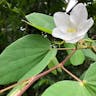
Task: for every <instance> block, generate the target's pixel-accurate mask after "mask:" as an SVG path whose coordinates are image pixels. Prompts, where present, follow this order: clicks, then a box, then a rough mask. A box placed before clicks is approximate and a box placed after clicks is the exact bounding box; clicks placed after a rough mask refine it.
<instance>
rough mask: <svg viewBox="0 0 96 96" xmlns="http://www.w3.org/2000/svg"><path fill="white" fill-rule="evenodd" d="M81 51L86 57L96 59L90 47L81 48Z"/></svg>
mask: <svg viewBox="0 0 96 96" xmlns="http://www.w3.org/2000/svg"><path fill="white" fill-rule="evenodd" d="M83 53H84V55H85V56H86V57H88V58H90V59H92V60H93V61H96V54H95V53H94V52H93V51H92V50H91V49H83Z"/></svg>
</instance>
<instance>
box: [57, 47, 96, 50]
mask: <svg viewBox="0 0 96 96" xmlns="http://www.w3.org/2000/svg"><path fill="white" fill-rule="evenodd" d="M93 47H94V48H95V47H96V46H85V47H82V48H77V50H80V49H91V48H93ZM75 49H76V48H57V50H75Z"/></svg>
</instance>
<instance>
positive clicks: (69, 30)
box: [67, 28, 76, 33]
mask: <svg viewBox="0 0 96 96" xmlns="http://www.w3.org/2000/svg"><path fill="white" fill-rule="evenodd" d="M67 32H70V33H75V32H76V29H75V28H68V29H67Z"/></svg>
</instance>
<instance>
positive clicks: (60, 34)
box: [52, 27, 77, 41]
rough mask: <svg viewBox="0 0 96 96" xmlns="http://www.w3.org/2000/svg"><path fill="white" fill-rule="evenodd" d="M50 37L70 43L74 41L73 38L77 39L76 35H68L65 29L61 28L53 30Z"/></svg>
mask: <svg viewBox="0 0 96 96" xmlns="http://www.w3.org/2000/svg"><path fill="white" fill-rule="evenodd" d="M52 36H53V37H56V38H60V39H62V40H65V41H71V40H74V39H75V38H77V35H76V33H73V34H72V33H68V32H67V31H66V29H63V28H61V27H60V28H54V30H53V32H52Z"/></svg>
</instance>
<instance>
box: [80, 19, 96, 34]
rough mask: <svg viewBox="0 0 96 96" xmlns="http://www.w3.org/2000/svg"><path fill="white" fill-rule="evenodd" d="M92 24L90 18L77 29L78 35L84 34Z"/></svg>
mask: <svg viewBox="0 0 96 96" xmlns="http://www.w3.org/2000/svg"><path fill="white" fill-rule="evenodd" d="M93 24H94V21H93V19H92V18H90V19H88V20H86V21H85V22H83V23H82V24H81V25H80V26H79V28H78V31H79V32H78V35H83V34H86V33H87V32H88V30H89V29H90V28H91V27H92V25H93Z"/></svg>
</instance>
